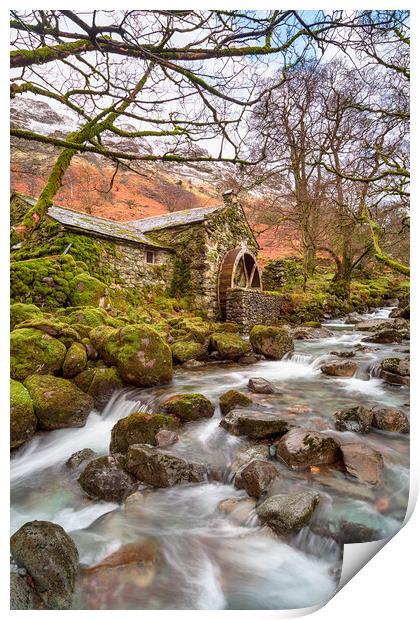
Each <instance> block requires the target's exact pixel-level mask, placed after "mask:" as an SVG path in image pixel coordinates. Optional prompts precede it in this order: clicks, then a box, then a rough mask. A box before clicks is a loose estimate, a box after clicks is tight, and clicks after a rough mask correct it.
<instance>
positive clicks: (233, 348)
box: [210, 332, 251, 360]
mask: <svg viewBox="0 0 420 620" xmlns="http://www.w3.org/2000/svg"><path fill="white" fill-rule="evenodd" d="M210 347H211V348H213V349H214V350H216V351H217V352H218V353H219V354H220V356H221V358H222V359H227V360H237V359H239V358H240V357H243V356H244V355H248V354H249V353H250V351H251V347H250V346H249V343H248V342H246V341H245V340H243V339H242V338H241V337H240V336H238V335H237V334H232V333H224V332H222V333H220V332H219V333H218V332H216V333H215V334H212V335H211V338H210Z"/></svg>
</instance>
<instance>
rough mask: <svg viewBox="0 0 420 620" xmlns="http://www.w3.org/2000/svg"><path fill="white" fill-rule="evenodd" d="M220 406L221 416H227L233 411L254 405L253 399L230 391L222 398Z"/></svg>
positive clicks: (236, 391)
mask: <svg viewBox="0 0 420 620" xmlns="http://www.w3.org/2000/svg"><path fill="white" fill-rule="evenodd" d="M219 405H220V412H221V414H222V415H226V414H227V413H229V411H232V409H236V408H239V407H248V406H249V405H252V399H251V398H249V396H247V395H246V394H243V393H242V392H238V390H229V391H228V392H225V393H224V394H222V395H221V396H220V398H219Z"/></svg>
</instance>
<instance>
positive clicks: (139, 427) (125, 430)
mask: <svg viewBox="0 0 420 620" xmlns="http://www.w3.org/2000/svg"><path fill="white" fill-rule="evenodd" d="M178 426H179V422H178V420H177V419H176V418H174V417H173V416H170V415H162V414H159V413H144V412H142V411H138V412H137V413H131V414H130V415H128V416H127V417H125V418H121V419H120V420H118V422H117V423H116V424H115V425H114V427H113V429H112V431H111V444H110V447H109V450H110V452H111V453H120V454H126V453H127V450H128V448H129V446H131V445H133V444H135V443H147V444H150V445H153V446H155V445H157V440H156V435H157V433H158V432H159V431H162V429H167V430H169V431H170V430H173V429H174V428H177V427H178Z"/></svg>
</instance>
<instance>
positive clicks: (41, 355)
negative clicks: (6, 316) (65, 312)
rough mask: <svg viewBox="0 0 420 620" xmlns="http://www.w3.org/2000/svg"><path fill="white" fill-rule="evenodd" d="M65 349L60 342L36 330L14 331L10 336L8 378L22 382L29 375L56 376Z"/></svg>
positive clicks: (64, 354)
mask: <svg viewBox="0 0 420 620" xmlns="http://www.w3.org/2000/svg"><path fill="white" fill-rule="evenodd" d="M66 353H67V349H66V347H65V346H64V344H63V343H62V342H60V341H59V340H56V339H55V338H53V337H52V336H50V335H49V334H45V333H44V332H42V331H40V330H38V329H29V328H26V329H15V330H14V331H12V333H11V334H10V376H11V378H12V379H16V380H17V381H23V380H24V379H26V377H28V376H29V375H32V374H34V373H37V374H43V375H46V374H52V375H54V374H56V373H58V372H59V371H60V369H61V366H62V364H63V362H64V358H65V356H66Z"/></svg>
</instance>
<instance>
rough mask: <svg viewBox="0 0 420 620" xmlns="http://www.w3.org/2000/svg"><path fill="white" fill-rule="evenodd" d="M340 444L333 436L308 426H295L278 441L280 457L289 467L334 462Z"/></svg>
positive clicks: (338, 452) (338, 454) (278, 456)
mask: <svg viewBox="0 0 420 620" xmlns="http://www.w3.org/2000/svg"><path fill="white" fill-rule="evenodd" d="M339 448H340V446H339V444H338V443H337V442H336V440H335V439H334V438H333V437H328V435H324V434H323V433H319V432H318V431H313V430H310V429H307V428H293V429H292V430H290V431H289V432H288V433H286V435H284V436H283V437H282V438H281V439H280V440H279V441H278V442H277V453H276V456H277V458H278V459H281V460H283V461H284V462H285V463H286V464H287V465H288V466H289V467H310V466H311V465H323V464H330V463H334V462H335V461H337V460H338V458H339V457H340V450H339Z"/></svg>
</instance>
